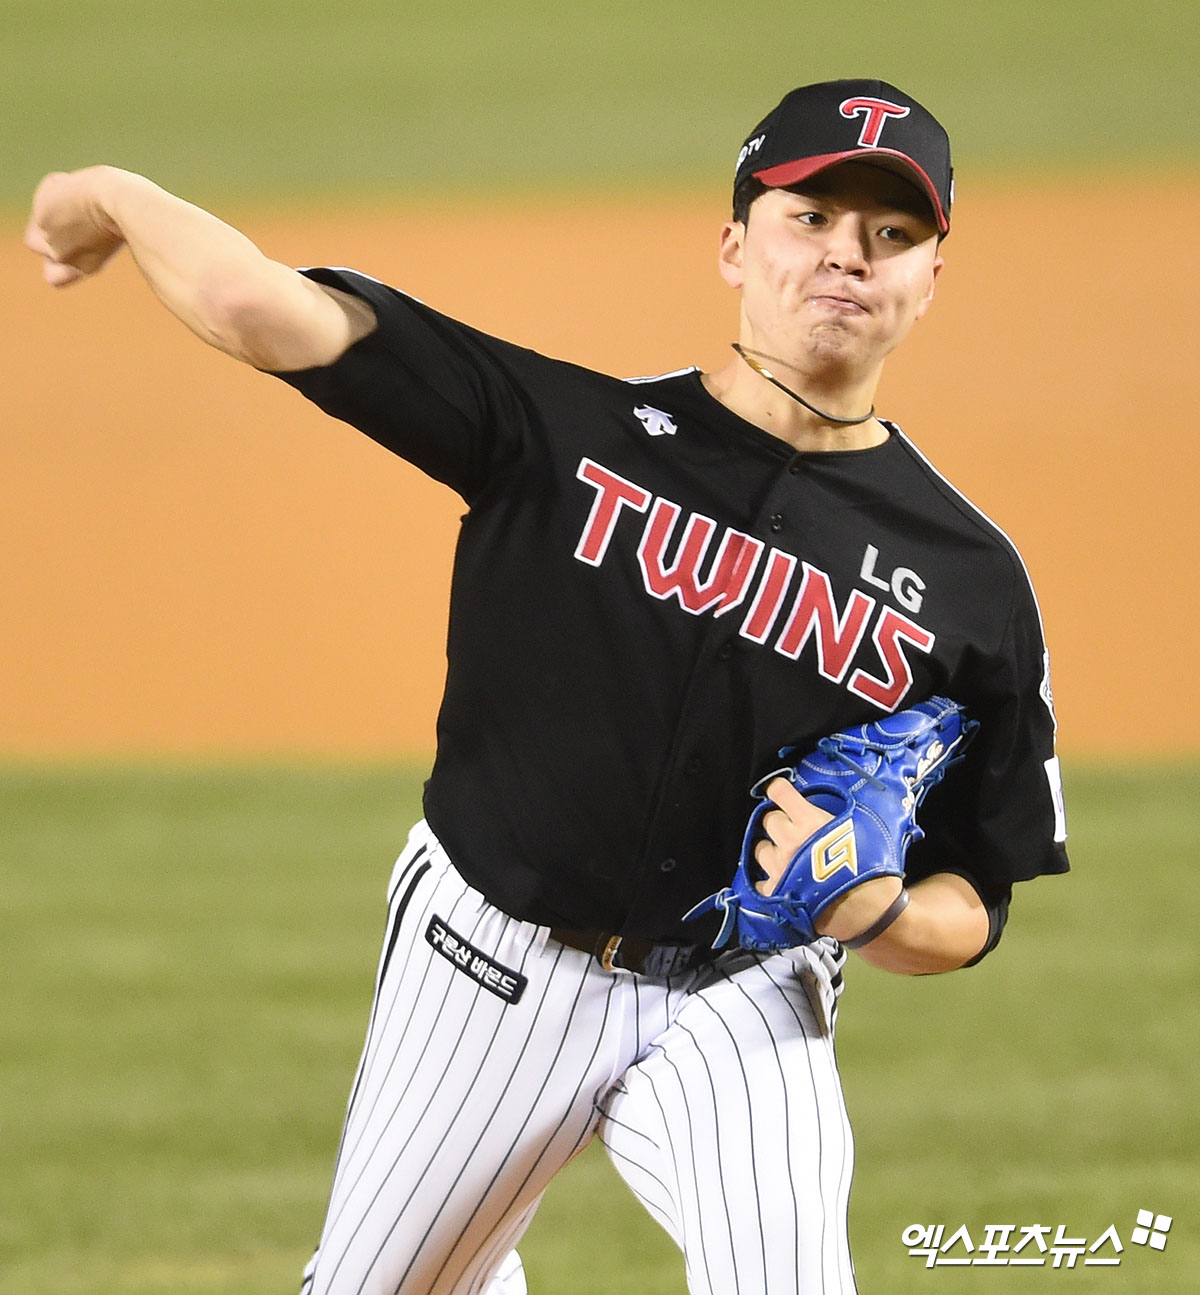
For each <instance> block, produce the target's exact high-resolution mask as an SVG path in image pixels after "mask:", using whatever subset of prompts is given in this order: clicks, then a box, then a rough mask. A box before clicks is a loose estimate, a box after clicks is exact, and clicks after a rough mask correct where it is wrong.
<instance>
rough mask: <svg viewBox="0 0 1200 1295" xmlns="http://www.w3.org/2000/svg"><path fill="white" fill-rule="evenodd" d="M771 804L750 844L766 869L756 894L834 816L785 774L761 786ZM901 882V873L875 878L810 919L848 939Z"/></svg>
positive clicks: (770, 886) (772, 883)
mask: <svg viewBox="0 0 1200 1295" xmlns="http://www.w3.org/2000/svg"><path fill="white" fill-rule="evenodd" d="M765 790H766V793H767V799H768V800H769V801H771V802H772V803H773V804H774V805H775V808H774V809H773V810H770V811H769V812H768V813H766V814H764V815H763V820H762V826H763V831H764V832H766V836H765V837H764V838H763V840H761V841H759V842H758V844H757V845H756V846H755V847H754V861H755V862H756V863H757V864H758V866H759V867H760V868H761V869H762V870H763V871H764V872H765V873H766V874H767V875H766V878H765V879H764V880H762V881H759V882H756V883H755V887H754V888H755V890H757V891H758V893H759V894H760V895H769V894H771V892H772V891H773V890H774V889H775V887H776V886H777V885H779V882H780V880H781V879H782V877H783V875H784V873H785V872H786V871H787V867H788V864H789V863H790V862H791V860H792V856H793V855H794V854H795V853H796V851H797V850H798V849H800V847H801V846H802V845H803V844H804V842H805V841H807V840H808V838H809V837H810V836H812V835H813V834H814V833H815V832H818V831H820V829H821V827H822V826H823V825H824V824H825V823H828V822H829V821H830V819H831V818H832V817H833V815H832V814H828V813H826V812H825V810H823V809H820V808H818V807H817V806H816V805H814V804H813V803H812V802H811V801H809V800H806V799H805V798H804V797H803V796H802V795H801V794H800V792H798V791H797V790H796V788H795V787H793V786H792V784H791V783H790V782H788V780H787V779H786V778H774V779H772V780H771V781H770V782H769V783H767V786H766V788H765ZM903 885H904V882H903V880H902V879H901V878H900V877H875V878H873V879H872V880H870V881H864V882H863V883H862V884H861V885H859V886H855V887H854V888H853V889H852V890H849V891H847V892H846V893H845V894H844V895H842V896H841V898H839V899H836V900H834V902H833V903H832V904H830V905H829V907H828V908H826V909H825V911H824V912H823V913H821V915H820V917H819V918H818V919H817V921H816V922H815V923H814V925H815V926H816V929H817V930H818V931H819V932H820V933H821V934H822V935H831V936H833V938H834V939H836V940H852V939H853V938H854V937H855V936H856V935H859V934H861V933H862V932H863V931H865V930H866V929H867V927H868V926H870V925H871V923H872V922H874V921H875V920H876V919H877V918H879V917H880V916H881V915H882V914H883V913H884V911H885V910H886V909H887V907H888V905H889V904H890V903H891V902H892V900H893V899H895V898H896V896H897V895H898V894H899V893H900V891H901V889H902V887H903Z"/></svg>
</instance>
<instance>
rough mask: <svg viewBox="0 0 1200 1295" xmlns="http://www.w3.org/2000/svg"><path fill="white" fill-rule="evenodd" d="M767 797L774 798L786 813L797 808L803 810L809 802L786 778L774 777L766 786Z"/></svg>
mask: <svg viewBox="0 0 1200 1295" xmlns="http://www.w3.org/2000/svg"><path fill="white" fill-rule="evenodd" d="M766 792H767V799H768V800H773V801H774V802H775V804H776V805H778V806H779V808H780V809H781V810H783V812H784V813H785V814H787V813H791V812H792V811H795V810H800V811H801V812H803V807H804V806H805V805H807V804H808V802H807V801H806V800H805V799H804V797H803V796H802V795H801V794H800V793H799V792H798V791H797V790H796V788H795V787H793V786H792V784H791V783H790V782H788V780H787V779H786V778H772V779H771V781H770V782H769V783H767V786H766Z"/></svg>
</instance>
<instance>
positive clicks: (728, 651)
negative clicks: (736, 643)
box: [717, 640, 733, 661]
mask: <svg viewBox="0 0 1200 1295" xmlns="http://www.w3.org/2000/svg"><path fill="white" fill-rule="evenodd" d="M731 656H733V644H732V643H730V642H729V641H728V640H726V641H725V642H724V643H722V644H721V646H720V647H719V648H717V660H718V661H728V660H729V658H730V657H731Z"/></svg>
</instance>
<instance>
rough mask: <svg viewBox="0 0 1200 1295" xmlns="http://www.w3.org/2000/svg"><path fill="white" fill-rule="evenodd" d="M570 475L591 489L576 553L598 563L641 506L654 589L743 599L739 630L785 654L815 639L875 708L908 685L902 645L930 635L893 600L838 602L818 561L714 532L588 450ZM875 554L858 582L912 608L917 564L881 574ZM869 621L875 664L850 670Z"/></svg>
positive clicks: (847, 683) (826, 664) (678, 598)
mask: <svg viewBox="0 0 1200 1295" xmlns="http://www.w3.org/2000/svg"><path fill="white" fill-rule="evenodd" d="M575 475H576V476H577V477H578V478H579V480H580V481H582V482H584V483H585V484H586V485H587V486H589V487H590V488H591V489H592V490H593V491H594V492H595V497H594V499H593V501H592V507H591V511H590V512H589V514H588V518H587V521H586V522H585V523H584V526H583V532H582V534H581V535H580V537H579V543H578V544H577V545H576V547H575V557H576V559H577V560H578V561H580V562H583V563H586V564H587V565H588V566H593V567H598V566H600V565H601V564H602V563H603V562H604V559H605V556H606V555H607V553H608V549H609V545H610V543H611V541H612V538H613V535H614V534H615V532H616V529H617V526H618V524H619V523H620V520H621V518H622V516H623V515H624V514H625V513H626V511H627V510H632V511H633V512H635V513H640V514H643V515H644V521H643V523H642V535H641V539H640V541H639V542H638V547H637V563H638V568H639V571H640V574H641V578H642V584H643V587H644V588H645V590H646V592H647V593H648V594H649V595H650V596H651V597H652V598H657V599H659V600H660V601H663V602H674V603H676V604H677V605H678V606H679V607H680V608H682V610H683V611H685V612H688V613H690V614H691V615H693V616H701V615H706V614H707V615H712V616H714V617H716V616H725V615H727V614H728V613H729V612H731V611H733V610H734V609H735V608H737V607H741V606H743V604H748V606H747V609H746V612H745V615H744V617H743V619H742V624H741V627H740V628H739V631H738V633H739V634H740V635H741V637H742V638H745V639H748V640H750V642H752V643H761V644H766V643H767V641H768V640H769V639H771V637H772V635H774V636H775V637H774V642H773V644H772V646H773V647H774V649H775V651H776V652H778V653H780V654H781V655H782V656H785V657H788V658H790V659H791V660H793V661H794V660H798V659H799V658H800V656H801V653H803V652H804V650H805V648H806V647H807V646H808V645H809V644H810V643H813V644H815V651H816V665H817V670H818V671H819V673H820V674H821V675H822V676H823V677H824V678H826V679H829V680H830V681H832V682H833V683H837V684H841V685H842V686H843V687H845V688H846V689H848V690H849V691H850V692H852V693H854V694H855V695H856V696H859V697H862V698H863V699H864V700H866V701H869V702H870V703H871V704H872V705H873V706H878V707H879V709H880V710H884V711H892V710H895V709H896V707H897V706H898V705H899V704H900V702H901V701H902V700H903V698H904V696H905V694H906V693H907V692H908V690H909V689H910V688H911V687H912V684H913V674H912V667H911V666H910V664H909V661H908V658H907V656H906V650H915V651H917V652H923V653H929V652H930V651H932V649H933V645H934V643H935V641H936V639H935V636H934V635H933V634H932V633H931V632H930V631H929V630H927V629H925V628H924V627H923V626H921V625H918V624H917V623H916V622H915V621H913V620H910V619H909V617H907V616H905V615H903V614H902V613H901V612H899V611H897V610H896V608H894V607H890V606H887V605H885V604H880V603H879V602H877V600H876V599H875V598H872V597H871V596H870V595H869V594H866V593H864V592H863V591H862V590H861V589H854V590H852V591H851V593H850V597H849V598H848V599H847V601H846V603H845V605H844V606H842V607H839V606H838V605H837V602H836V599H835V598H834V593H833V584H832V581H831V580H830V577H829V576H828V574H827V573H826V572H824V571H822V570H821V569H820V568H819V567H815V566H813V565H812V564H811V563H809V562H805V561H803V560H802V559H800V558H797V557H795V556H794V555H793V554H791V553H787V552H785V551H784V550H783V549H777V548H772V549H771V550H770V552H767V551H766V545H765V544H764V543H763V541H762V540H759V539H755V538H754V537H753V536H751V535H746V534H743V533H742V532H741V531H735V530H733V529H731V528H730V527H726V528H725V529H724V532H723V534H722V535H721V537H720V539H719V541H717V540H716V534H717V530H718V525H717V523H716V522H715V521H714V520H713V519H712V518H710V517H704V516H703V515H701V514H699V513H691V514H689V515H688V517H687V519H686V521H685V520H684V519H683V509H682V508H681V507H680V506H679V505H678V504H676V503H673V502H672V501H671V500H669V499H664V498H662V497H661V496H659V497H655V496H654V495H653V494H651V492H650V491H649V490H646V489H645V488H644V487H642V486H639V485H638V484H637V483H636V482H633V481H629V480H627V479H626V478H625V477H622V476H621V475H620V474H619V473H616V472H613V471H611V470H610V469H609V468H606V467H604V465H603V464H600V463H596V462H595V461H594V460H592V459H587V458H585V459H581V460H580V462H579V467H578V469H577V470H576V474H575ZM714 543H715V552H714V551H713V550H714ZM668 550H670V551H671V553H672V554H673V556H671V557H670V558H668V556H667V554H668ZM877 558H878V550H876V549H875V548H874V546H870V547H869V548H868V549H867V552H866V554H865V556H864V559H863V569H862V571H861V572H860V575H862V577H863V579H864V580H865V581H866V583H867V584H871V585H874V586H876V587H878V588H880V589H887V590H889V591H891V592H892V593H893V596H894V597H895V598H896V600H897V602H899V603H900V605H901V606H902V607H904V608H905V610H906V611H913V612H915V611H916V610H918V609H919V608H920V605H921V592H920V591H921V590H923V589H924V585H923V583H922V582H921V581H920V579H919V577H917V576H916V573H915V572H912V571H910V570H908V569H907V568H904V567H901V568H897V570H896V571H894V572H893V573H892V578H891V581H890V582H889V581H886V580H884V579H883V578H882V577H880V576H877V575H875V561H876V559H877ZM914 602H915V606H914ZM868 628H870V636H871V642H872V644H873V645H874V648H875V652H876V655H877V657H878V660H879V663H880V665H881V666H882V671H881V673H879V674H872V673H870V672H868V671H867V670H865V669H863V668H861V667H860V668H858V669H855V670H853V671H852V670H851V664H852V662H853V660H854V657H855V654H856V653H857V652H858V649H859V646H860V645H861V644H862V643H863V640H864V639H865V638H866V636H867V631H868ZM777 631H778V632H777Z"/></svg>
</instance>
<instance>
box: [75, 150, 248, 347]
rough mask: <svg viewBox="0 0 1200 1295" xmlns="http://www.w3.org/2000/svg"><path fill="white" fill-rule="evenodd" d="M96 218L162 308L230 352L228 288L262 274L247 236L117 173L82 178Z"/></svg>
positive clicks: (98, 170)
mask: <svg viewBox="0 0 1200 1295" xmlns="http://www.w3.org/2000/svg"><path fill="white" fill-rule="evenodd" d="M81 178H86V179H88V180H89V181H90V195H91V197H92V201H93V211H94V218H95V219H96V220H97V221H99V222H102V223H104V224H107V225H109V226H110V227H111V228H112V229H113V231H114V232H115V233H117V234H119V235H120V237H121V238H123V239H124V241H125V243H126V244H127V245H128V247H129V251H130V253H131V255H132V256H133V259H134V261H135V262H136V263H137V266H138V269H139V270H141V272H142V275H143V276H144V278H145V279H146V282H147V283H148V284H149V285H150V287H151V288H152V289H153V291H154V293H155V295H156V296H157V297H158V298H159V300H160V301H162V303H163V305H165V306H166V307H167V309H168V310H170V311H171V313H172V314H174V315H176V316H178V318H179V319H181V320H182V321H183V322H184V323H185V324H186V325H187V326H188V327H189V328H190V329H191V330H192V331H193V332H194V333H196V334H197V335H198V336H200V337H202V338H203V339H204V340H205V341H206V342H209V343H210V344H211V345H214V346H218V347H220V348H221V349H222V350H228V349H230V343H231V340H232V339H230V338H229V337H228V336H226V333H227V322H226V321H225V320H224V319H223V318H222V314H223V311H222V305H221V303H222V297H223V292H224V291H225V288H226V285H228V284H229V283H231V282H236V281H237V280H238V279H241V278H244V277H245V276H247V275H249V276H255V275H257V274H259V273H261V263H262V262H263V261H264V260H265V258H264V257H263V255H262V253H261V252H260V251H259V250H258V248H257V247H255V246H254V244H253V243H252V242H251V241H250V240H249V239H248V238H247V237H246V236H245V235H244V234H241V233H239V232H238V231H237V230H236V229H234V228H233V227H232V226H230V225H227V224H225V223H224V221H221V220H218V219H217V217H216V216H213V215H210V214H209V213H208V212H206V211H202V210H201V209H200V208H199V207H195V206H193V205H192V204H191V203H189V202H185V201H184V200H183V199H182V198H177V197H175V196H174V194H170V193H168V192H167V191H166V190H165V189H161V188H159V186H158V185H156V184H154V183H153V182H152V181H150V180H147V179H146V178H145V177H144V176H140V175H134V174H132V173H131V172H129V171H120V170H117V169H115V168H112V167H95V168H92V169H91V170H90V171H88V172H85V173H84V176H83V177H81Z"/></svg>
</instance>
